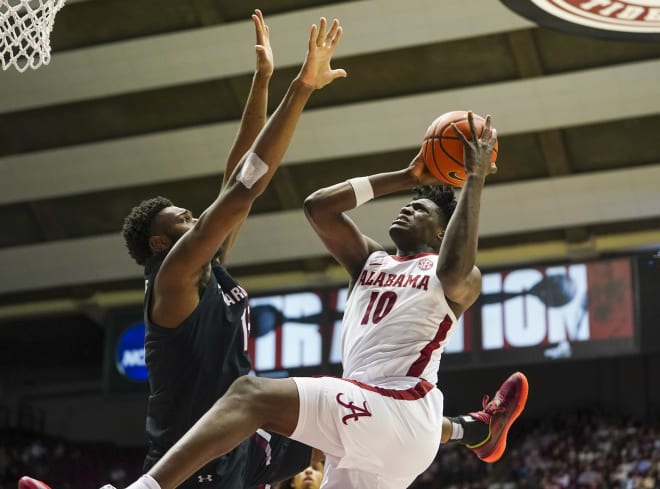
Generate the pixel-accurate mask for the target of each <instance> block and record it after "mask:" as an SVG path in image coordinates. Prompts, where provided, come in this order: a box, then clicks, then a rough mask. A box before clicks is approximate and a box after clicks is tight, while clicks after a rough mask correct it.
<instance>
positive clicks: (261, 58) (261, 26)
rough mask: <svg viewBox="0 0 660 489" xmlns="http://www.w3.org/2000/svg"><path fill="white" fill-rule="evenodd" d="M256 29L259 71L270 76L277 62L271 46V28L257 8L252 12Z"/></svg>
mask: <svg viewBox="0 0 660 489" xmlns="http://www.w3.org/2000/svg"><path fill="white" fill-rule="evenodd" d="M252 21H253V22H254V30H255V32H256V34H257V45H256V46H255V49H256V51H257V72H258V73H260V74H263V75H267V76H270V75H272V74H273V69H274V68H275V63H274V61H273V49H272V48H271V47H270V29H269V27H268V26H267V25H266V22H265V21H264V15H263V14H262V13H261V10H259V9H256V10H255V11H254V13H253V14H252Z"/></svg>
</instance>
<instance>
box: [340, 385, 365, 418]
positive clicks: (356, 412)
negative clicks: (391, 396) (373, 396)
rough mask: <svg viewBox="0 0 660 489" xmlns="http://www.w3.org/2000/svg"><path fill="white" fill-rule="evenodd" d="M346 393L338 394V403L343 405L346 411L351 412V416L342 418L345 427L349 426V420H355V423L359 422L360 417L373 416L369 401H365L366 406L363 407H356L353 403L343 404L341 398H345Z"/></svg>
mask: <svg viewBox="0 0 660 489" xmlns="http://www.w3.org/2000/svg"><path fill="white" fill-rule="evenodd" d="M343 395H344V393H343V392H340V393H339V394H337V402H338V403H339V404H340V405H341V406H344V407H345V408H346V409H350V410H351V414H347V415H346V416H344V417H343V418H341V422H342V423H344V424H345V425H348V422H347V421H348V420H349V419H354V420H355V421H357V420H358V418H359V417H360V416H371V412H369V408H368V407H367V401H364V404H363V405H362V407H359V406H356V405H355V404H354V403H353V401H350V402H349V403H348V404H346V403H345V402H342V400H341V396H343Z"/></svg>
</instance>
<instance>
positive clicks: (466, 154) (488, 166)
mask: <svg viewBox="0 0 660 489" xmlns="http://www.w3.org/2000/svg"><path fill="white" fill-rule="evenodd" d="M468 123H469V124H470V132H471V138H470V139H468V138H466V137H465V135H464V134H463V133H462V132H461V131H460V130H459V129H458V127H456V124H454V123H452V125H451V127H452V129H453V130H454V132H455V133H456V136H457V137H458V138H459V139H460V140H461V141H462V142H463V160H464V161H463V164H464V166H465V172H466V173H467V174H468V175H475V176H478V177H481V178H486V177H487V176H488V175H489V174H490V173H495V172H496V171H497V166H495V163H491V161H490V158H491V155H492V154H493V150H494V148H495V142H496V141H497V131H496V130H495V129H493V130H492V131H491V126H492V118H491V116H490V115H487V116H486V122H485V124H484V129H483V132H482V134H481V137H479V136H478V135H477V129H476V127H475V125H474V115H473V114H472V111H469V112H468Z"/></svg>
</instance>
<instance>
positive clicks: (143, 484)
mask: <svg viewBox="0 0 660 489" xmlns="http://www.w3.org/2000/svg"><path fill="white" fill-rule="evenodd" d="M126 489H160V484H158V482H156V479H154V478H153V477H151V476H150V475H149V474H144V475H143V476H142V477H140V478H139V479H138V480H136V481H135V482H133V484H131V485H130V486H128V487H127V488H126Z"/></svg>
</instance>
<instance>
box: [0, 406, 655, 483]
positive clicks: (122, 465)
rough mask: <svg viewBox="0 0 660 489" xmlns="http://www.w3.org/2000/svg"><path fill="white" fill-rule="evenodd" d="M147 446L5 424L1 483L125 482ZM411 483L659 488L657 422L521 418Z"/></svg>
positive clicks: (444, 454) (442, 454) (581, 416)
mask: <svg viewBox="0 0 660 489" xmlns="http://www.w3.org/2000/svg"><path fill="white" fill-rule="evenodd" d="M144 451H145V449H144V447H116V446H114V445H111V444H104V443H72V442H67V441H65V440H62V439H59V438H53V437H47V436H43V435H41V436H37V435H35V434H34V433H29V432H21V431H18V430H10V429H5V430H2V431H1V432H0V489H15V488H16V481H17V479H18V478H19V477H20V476H21V475H25V474H29V475H31V476H33V477H37V478H40V479H42V480H45V481H48V482H49V483H50V484H51V485H52V487H53V488H55V489H94V488H98V487H100V486H102V485H103V484H106V483H112V484H114V485H115V486H116V487H124V486H125V485H126V484H127V483H128V482H130V481H133V480H135V479H136V478H137V477H138V476H139V475H140V474H141V466H142V460H143V457H144ZM412 488H413V489H660V424H658V423H648V422H647V423H639V422H633V421H629V420H624V419H621V418H617V417H605V416H600V415H595V414H593V413H564V414H561V415H557V416H553V417H550V418H544V419H536V420H525V419H521V420H520V421H519V422H518V423H516V425H514V427H513V429H512V431H511V433H510V436H509V447H508V450H507V453H506V455H505V456H504V458H503V459H502V460H501V461H499V462H497V463H495V464H492V465H489V464H485V463H483V462H481V461H479V460H478V459H477V458H476V457H475V456H474V455H473V454H472V453H470V452H469V451H468V450H467V449H466V448H465V447H462V446H459V445H447V446H443V447H442V448H440V450H439V451H438V455H437V457H436V459H435V461H434V462H433V464H432V465H431V467H429V469H428V470H427V471H426V472H425V473H424V474H422V475H421V476H420V477H419V478H418V480H417V481H416V482H415V483H414V484H413V486H412ZM365 489H367V488H365Z"/></svg>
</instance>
